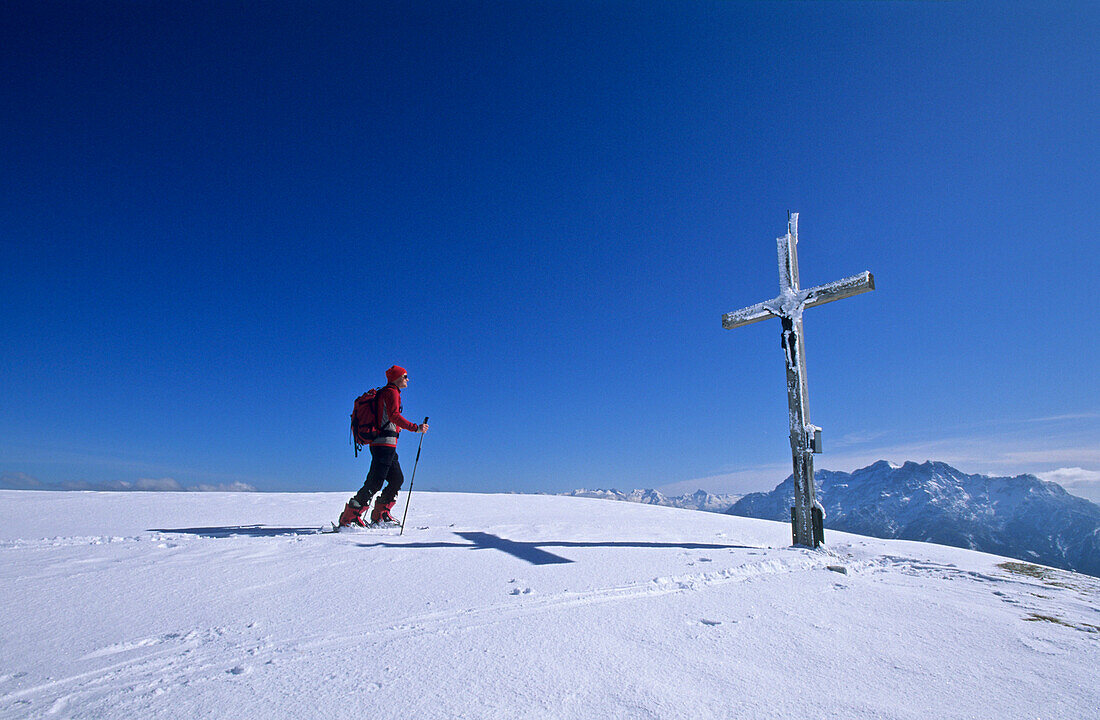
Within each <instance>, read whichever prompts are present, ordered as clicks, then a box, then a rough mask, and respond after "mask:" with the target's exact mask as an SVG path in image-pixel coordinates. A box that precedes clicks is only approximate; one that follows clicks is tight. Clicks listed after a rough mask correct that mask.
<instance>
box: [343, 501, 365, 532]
mask: <svg viewBox="0 0 1100 720" xmlns="http://www.w3.org/2000/svg"><path fill="white" fill-rule="evenodd" d="M366 509H367V506H366V505H360V504H359V501H358V500H356V499H355V498H352V499H351V500H348V503H347V505H344V512H342V513H340V521H339V523H338V526H339V527H348V526H349V525H358V526H359V527H366V526H367V524H366V523H365V522H363V512H364V511H365V510H366Z"/></svg>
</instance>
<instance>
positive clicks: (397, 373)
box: [339, 365, 428, 527]
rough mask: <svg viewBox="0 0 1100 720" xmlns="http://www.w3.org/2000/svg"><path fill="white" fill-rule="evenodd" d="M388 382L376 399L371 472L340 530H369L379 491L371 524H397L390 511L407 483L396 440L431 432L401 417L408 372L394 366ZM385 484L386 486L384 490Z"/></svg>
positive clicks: (343, 517) (350, 503)
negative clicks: (365, 518)
mask: <svg viewBox="0 0 1100 720" xmlns="http://www.w3.org/2000/svg"><path fill="white" fill-rule="evenodd" d="M386 380H387V384H386V386H385V387H384V388H382V389H381V390H379V391H378V395H377V400H378V410H377V416H378V428H379V432H378V435H377V436H376V437H375V439H374V440H372V441H371V443H370V471H369V472H368V473H367V479H366V480H365V481H364V482H363V487H362V488H360V489H359V492H357V493H355V496H354V497H352V498H351V499H350V500H348V502H347V504H346V505H344V512H342V513H340V522H339V525H340V527H344V526H347V525H359V526H362V527H366V523H365V522H363V517H362V516H363V512H364V511H365V510H366V509H367V507H368V506H369V505H370V501H371V498H372V497H374V494H375V493H376V492H378V491H379V490H382V493H381V494H380V495H379V496H378V499H377V500H375V502H374V510H372V511H371V514H370V521H371V522H372V523H392V522H397V521H396V520H394V518H393V516H391V515H390V509H391V508H392V507H393V505H394V503H395V502H397V491H398V490H400V489H401V483H403V482H405V476H404V475H403V474H402V473H401V465H400V464H399V463H398V462H397V436H398V435H400V434H401V431H402V430H408V431H409V432H416V433H424V432H428V424H427V423H421V424H417V423H412V422H409V421H408V420H406V419H405V418H404V417H402V415H401V390H402V389H403V388H406V387H408V385H409V373H408V371H406V370H405V368H403V367H399V366H397V365H394V366H393V367H391V368H390V369H389V370H387V371H386ZM383 483H385V485H386V487H385V489H384V490H383V489H382V484H383Z"/></svg>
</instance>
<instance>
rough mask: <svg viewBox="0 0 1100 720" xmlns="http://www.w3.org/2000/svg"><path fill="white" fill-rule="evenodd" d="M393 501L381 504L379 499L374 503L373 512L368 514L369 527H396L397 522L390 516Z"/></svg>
mask: <svg viewBox="0 0 1100 720" xmlns="http://www.w3.org/2000/svg"><path fill="white" fill-rule="evenodd" d="M395 502H396V501H395V500H390V501H389V502H388V503H384V502H382V500H381V499H378V500H375V501H374V510H371V513H370V522H371V525H396V524H398V523H397V520H395V519H394V517H393V516H392V515H390V509H391V508H392V507H393V505H394V503H395Z"/></svg>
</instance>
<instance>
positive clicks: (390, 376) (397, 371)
mask: <svg viewBox="0 0 1100 720" xmlns="http://www.w3.org/2000/svg"><path fill="white" fill-rule="evenodd" d="M408 374H409V371H408V370H406V369H405V368H403V367H401V366H400V365H394V366H393V367H391V368H390V369H389V370H387V371H386V379H387V380H389V381H390V382H397V380H398V378H400V377H401V376H402V375H408Z"/></svg>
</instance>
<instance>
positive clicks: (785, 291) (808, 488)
mask: <svg viewBox="0 0 1100 720" xmlns="http://www.w3.org/2000/svg"><path fill="white" fill-rule="evenodd" d="M776 242H777V243H778V245H779V295H778V296H777V297H775V298H773V299H772V300H767V301H765V302H762V303H757V304H756V305H752V306H750V307H747V308H742V309H741V310H738V311H736V312H731V313H726V314H725V315H723V316H722V327H724V328H726V329H732V328H736V327H741V326H742V325H750V324H752V323H754V322H759V321H760V320H766V319H768V318H770V317H777V318H779V319H780V321H781V322H782V323H783V355H784V357H785V358H786V361H787V403H788V405H789V406H790V424H791V455H792V457H793V459H794V507H793V508H791V525H792V527H793V534H794V544H795V545H806V546H808V547H814V548H816V547H817V546H819V545H820V544H821V543H823V542H825V530H824V525H823V523H824V514H823V512H822V509H821V505H820V504H819V503H818V502H817V493H816V491H815V490H814V459H813V453H819V452H821V428H819V427H815V426H814V425H811V424H810V408H809V400H808V397H807V394H806V340H805V337H804V336H803V333H802V311H803V310H804V309H806V308H811V307H815V306H817V305H824V304H825V303H827V302H832V301H833V300H840V299H842V298H846V297H851V296H853V295H859V294H860V293H865V292H868V291H871V290H874V289H875V278H874V276H873V275H871V273H869V272H862V273H860V274H859V275H853V276H851V277H847V278H844V279H843V280H837V281H836V282H831V283H828V284H827V285H819V286H817V287H815V288H810V289H809V290H803V289H802V288H801V287H800V286H799V284H798V213H794V214H792V215H790V217H789V219H788V220H787V234H786V236H784V237H781V238H778V239H777V241H776Z"/></svg>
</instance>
